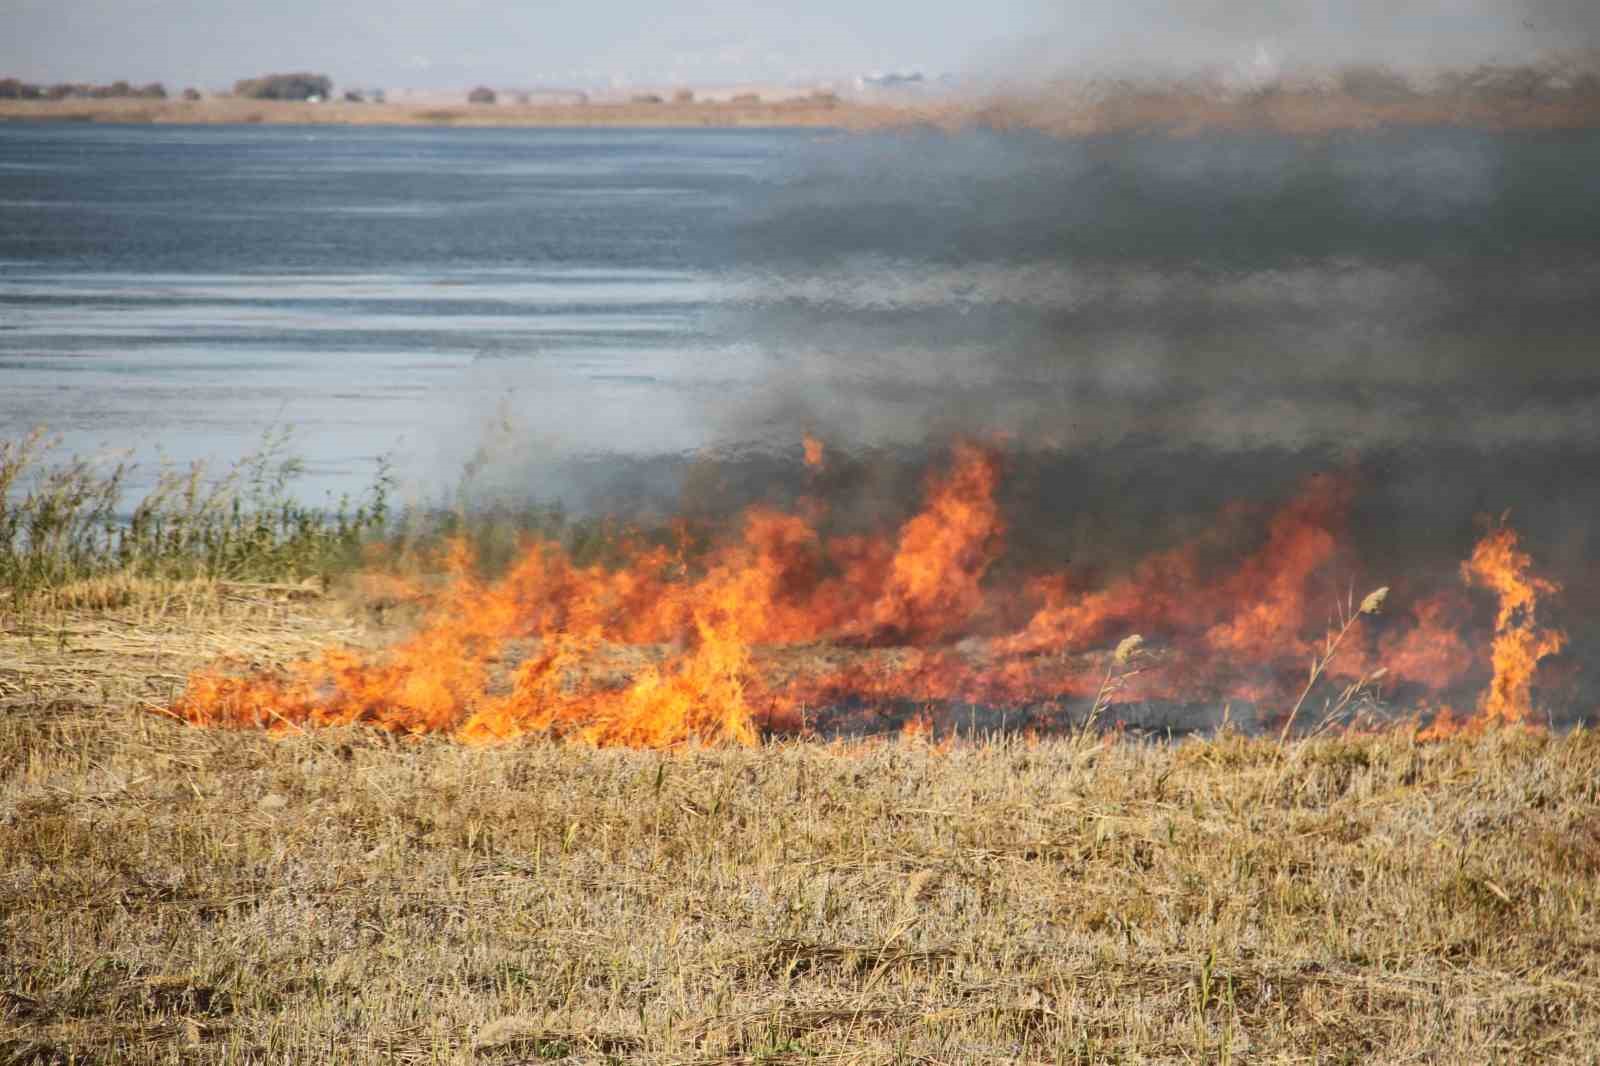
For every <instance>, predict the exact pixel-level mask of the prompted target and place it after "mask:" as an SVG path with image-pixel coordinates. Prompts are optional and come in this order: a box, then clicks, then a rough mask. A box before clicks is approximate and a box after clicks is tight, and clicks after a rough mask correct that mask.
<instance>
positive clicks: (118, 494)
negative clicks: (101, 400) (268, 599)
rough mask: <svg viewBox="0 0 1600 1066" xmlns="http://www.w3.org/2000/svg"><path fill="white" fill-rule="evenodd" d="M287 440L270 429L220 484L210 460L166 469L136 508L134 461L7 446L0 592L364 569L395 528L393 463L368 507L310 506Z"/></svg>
mask: <svg viewBox="0 0 1600 1066" xmlns="http://www.w3.org/2000/svg"><path fill="white" fill-rule="evenodd" d="M289 438H290V433H289V431H288V430H286V429H280V430H272V431H269V432H268V433H267V434H266V435H265V436H264V437H263V439H262V442H261V445H260V446H259V447H258V448H257V449H256V450H255V451H254V452H252V453H251V454H250V455H247V456H246V457H245V458H243V459H241V460H240V461H239V462H238V463H236V464H234V466H233V467H232V468H230V469H228V470H227V471H226V472H224V473H222V474H221V475H220V476H215V477H213V476H211V473H210V470H209V469H208V467H207V465H206V464H205V463H203V462H197V463H193V464H190V465H188V466H186V467H176V466H171V465H165V466H163V467H162V469H161V470H160V472H159V474H158V476H157V477H156V480H155V484H154V486H153V487H152V488H151V489H150V490H149V491H148V492H147V493H146V494H145V495H144V496H143V498H141V499H139V500H138V501H137V502H135V503H134V504H133V506H132V508H131V510H130V509H128V508H127V507H126V506H125V505H124V496H125V495H126V485H127V481H128V479H129V475H130V474H131V473H132V472H133V469H134V466H133V464H132V463H131V462H130V461H129V460H128V459H126V458H122V459H116V460H111V461H109V462H107V461H97V460H93V459H86V458H83V457H81V456H71V457H69V458H65V459H61V458H59V457H58V456H57V455H56V450H57V448H59V440H56V439H53V438H51V437H49V436H48V435H47V433H46V432H45V431H44V430H42V429H40V430H35V431H34V432H32V433H30V434H28V435H27V436H24V437H22V438H20V439H9V440H8V439H0V589H9V590H11V591H12V593H13V595H14V596H15V597H17V598H23V597H26V596H27V595H29V594H30V593H31V592H35V591H38V590H43V589H49V588H55V587H60V586H61V585H64V584H67V583H70V582H73V581H79V580H84V579H88V578H93V577H100V576H104V575H107V574H113V573H115V574H126V575H132V576H140V577H152V578H172V579H186V578H214V579H223V580H239V581H284V580H301V579H304V578H307V577H312V576H319V575H320V576H327V575H329V574H331V573H333V572H335V571H339V570H344V569H349V568H351V567H354V566H356V565H358V563H359V562H360V558H361V546H362V545H363V544H364V543H366V542H367V541H369V540H372V539H375V538H378V537H381V536H382V535H383V534H384V532H385V531H386V529H387V528H388V525H389V520H390V507H389V498H390V494H391V491H392V489H393V484H394V482H393V478H392V476H391V474H390V470H389V466H388V463H387V462H386V461H380V465H379V469H378V473H377V475H376V477H375V478H374V480H373V483H372V485H371V486H370V487H368V488H367V490H366V491H365V492H364V493H363V494H362V496H361V498H359V499H357V500H351V499H350V498H348V497H341V498H340V499H339V500H337V501H336V502H334V503H332V504H331V505H330V506H327V507H313V506H308V505H306V504H304V503H302V502H300V501H298V500H297V499H295V498H294V496H293V495H292V494H291V492H290V488H291V486H292V485H293V483H294V481H295V480H296V479H297V478H298V477H299V476H300V475H301V474H303V473H304V464H303V462H302V461H301V460H300V459H298V458H297V457H295V456H293V455H292V454H290V453H289V451H288V447H289Z"/></svg>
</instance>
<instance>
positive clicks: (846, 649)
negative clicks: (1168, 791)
mask: <svg viewBox="0 0 1600 1066" xmlns="http://www.w3.org/2000/svg"><path fill="white" fill-rule="evenodd" d="M804 451H805V458H806V461H807V463H808V465H815V464H814V463H813V459H815V460H816V462H818V463H820V461H821V458H822V455H823V447H822V444H821V442H820V441H815V440H813V439H812V438H810V437H807V438H806V441H805V448H804ZM1000 474H1001V470H1000V462H999V458H998V456H997V455H996V454H995V453H994V452H993V451H991V450H988V449H985V448H983V447H979V446H977V445H974V444H966V443H961V444H957V445H956V446H955V447H954V449H953V451H952V456H951V463H950V466H949V468H948V469H946V470H944V471H943V472H941V473H938V474H935V475H932V476H930V477H929V478H928V481H927V483H926V488H925V499H924V503H923V505H922V507H921V509H920V510H919V511H918V512H917V513H916V514H914V515H912V516H911V517H909V518H908V519H906V520H905V521H904V522H903V523H902V524H901V525H900V526H899V528H898V530H897V531H895V532H893V533H892V534H890V535H884V536H870V535H867V536H862V535H855V536H827V535H825V534H824V533H823V532H822V531H821V529H820V528H819V527H820V526H821V524H822V523H823V522H824V521H825V520H826V508H825V506H822V505H812V504H810V503H809V502H808V503H806V504H803V506H802V508H801V513H799V514H792V513H787V512H784V511H780V510H776V509H773V508H770V507H754V508H751V509H749V510H748V511H746V512H745V513H744V515H743V516H742V517H741V519H740V520H739V521H738V522H737V523H736V524H735V525H733V526H732V527H730V529H729V531H728V533H727V534H726V535H725V536H723V537H722V538H720V539H714V540H713V543H712V546H711V547H710V548H709V549H706V550H704V551H701V552H692V551H690V550H689V549H688V548H686V547H679V548H670V547H664V546H648V545H644V544H638V543H635V544H631V545H630V544H624V545H623V546H622V550H621V553H620V554H621V556H622V561H621V562H620V563H619V564H616V565H611V566H600V565H594V566H581V565H579V564H578V563H576V562H575V561H574V560H573V558H572V557H571V555H570V554H569V553H568V552H566V551H565V550H564V549H563V548H561V547H560V546H559V545H557V544H555V543H551V542H548V541H532V542H530V543H528V544H527V545H526V546H525V548H524V550H523V551H522V553H521V555H520V557H519V558H518V560H517V562H516V564H515V565H514V566H513V567H512V568H511V570H510V571H509V572H507V573H506V574H505V575H503V576H502V577H500V578H499V579H497V580H495V581H492V582H486V581H484V580H482V579H480V578H479V577H477V576H476V572H475V569H476V567H475V562H474V560H473V558H472V556H471V552H470V551H469V550H468V549H467V547H466V546H465V544H464V543H457V544H453V545H452V546H451V547H450V550H449V553H448V556H447V559H446V563H447V570H448V573H449V578H450V582H449V586H448V588H447V589H446V591H445V592H444V593H442V594H441V595H439V596H438V597H436V598H435V599H434V600H433V601H432V603H431V610H430V612H429V613H428V614H427V616H426V617H425V619H424V622H423V624H422V625H421V627H420V628H419V629H418V630H417V631H416V632H415V633H414V634H413V635H412V636H410V637H409V638H407V639H406V640H404V641H402V642H400V643H398V644H396V645H395V646H394V647H392V648H390V649H389V650H387V651H386V652H383V653H379V654H369V653H364V652H358V651H355V650H352V649H332V650H329V651H327V652H325V653H323V654H322V655H320V656H318V657H316V658H313V659H310V660H307V661H304V662H300V663H297V664H295V665H294V666H292V667H291V668H289V669H287V670H285V671H282V672H279V673H276V674H255V675H251V676H244V677H237V676H230V675H228V674H226V673H224V672H223V671H222V670H220V669H212V670H207V671H203V672H200V673H197V674H195V675H194V676H193V677H191V678H190V680H189V684H188V687H187V689H186V690H185V692H184V693H183V695H182V697H181V698H180V699H179V700H178V701H177V702H176V703H175V704H174V705H173V707H172V708H171V712H172V713H173V714H175V715H177V716H178V717H180V718H182V719H184V720H186V721H189V722H192V723H195V724H199V725H228V726H236V727H249V728H264V729H270V730H291V729H301V728H310V727H316V726H323V725H341V724H363V725H370V726H375V727H378V728H382V729H387V730H391V731H394V732H399V733H413V734H415V733H431V732H443V733H448V734H451V735H453V736H455V737H456V738H458V739H460V740H462V741H465V742H469V743H489V742H499V741H504V740H509V739H512V738H516V737H520V736H526V735H544V736H552V737H560V738H564V739H567V740H571V741H575V742H580V743H588V744H596V745H607V744H620V745H629V746H634V747H670V746H673V745H679V744H684V743H712V744H723V743H726V744H751V743H754V742H756V741H757V740H758V739H759V737H760V735H761V733H762V731H763V730H764V729H777V730H795V729H798V728H801V727H802V725H803V724H804V723H807V722H809V721H811V720H813V717H814V715H815V714H816V713H818V712H819V709H820V712H821V713H822V714H824V715H826V714H828V713H830V712H829V709H830V708H841V707H857V708H889V707H891V706H899V707H904V706H906V705H908V704H916V705H921V706H923V707H926V706H929V705H930V704H933V703H936V702H938V701H950V700H963V701H970V702H972V703H974V704H983V705H987V706H995V707H999V706H1016V707H1031V708H1036V709H1038V708H1044V709H1045V710H1048V709H1050V708H1059V707H1060V705H1061V704H1062V702H1063V701H1066V700H1069V699H1082V698H1086V697H1092V696H1093V695H1094V694H1095V692H1096V691H1097V690H1098V688H1099V686H1100V685H1101V684H1102V683H1103V682H1104V679H1105V678H1106V677H1107V676H1108V675H1107V669H1108V666H1109V665H1114V664H1110V663H1109V659H1108V655H1109V653H1108V650H1107V649H1108V648H1109V647H1110V646H1111V645H1114V644H1115V643H1116V642H1117V640H1118V639H1120V638H1121V637H1124V636H1126V635H1127V634H1129V633H1132V632H1139V633H1141V634H1144V635H1145V636H1146V637H1147V638H1148V639H1149V640H1150V641H1151V643H1152V648H1153V652H1152V655H1151V657H1150V659H1149V664H1148V666H1147V667H1146V668H1144V669H1141V671H1139V672H1138V675H1137V676H1136V677H1129V678H1126V679H1125V681H1126V683H1125V684H1124V685H1122V686H1121V687H1120V688H1119V689H1118V690H1117V691H1118V697H1117V698H1118V699H1123V700H1140V699H1157V698H1161V699H1174V698H1176V699H1186V700H1190V699H1208V700H1234V701H1238V700H1247V701H1255V702H1257V703H1268V704H1272V703H1276V704H1277V705H1279V706H1285V702H1284V701H1285V700H1287V699H1292V698H1293V695H1294V693H1295V692H1297V691H1298V688H1299V687H1300V686H1303V685H1304V681H1305V662H1306V659H1307V657H1308V656H1310V655H1312V654H1315V652H1316V649H1318V648H1319V647H1321V646H1322V637H1323V634H1324V632H1325V627H1326V619H1325V618H1323V617H1322V616H1321V615H1320V613H1319V612H1318V610H1317V601H1318V598H1319V597H1318V595H1317V592H1316V589H1317V587H1318V584H1319V582H1322V583H1323V584H1324V585H1326V583H1327V580H1328V579H1329V578H1330V577H1331V576H1332V575H1331V574H1330V570H1331V568H1332V567H1333V566H1334V565H1335V564H1336V562H1337V561H1338V559H1339V542H1340V532H1341V530H1342V528H1343V523H1344V519H1345V514H1346V511H1347V510H1348V506H1349V502H1350V497H1351V490H1350V486H1349V484H1348V483H1347V482H1346V481H1345V480H1343V479H1340V478H1333V477H1319V478H1313V479H1310V480H1309V481H1307V482H1306V483H1305V484H1304V485H1303V486H1302V488H1301V491H1300V492H1299V493H1298V494H1296V495H1295V496H1294V497H1293V498H1292V499H1290V500H1289V501H1288V502H1287V503H1286V504H1285V505H1284V506H1283V507H1282V508H1281V509H1279V510H1278V511H1277V512H1276V513H1274V514H1272V515H1271V516H1270V517H1269V518H1268V519H1267V520H1266V522H1265V526H1264V530H1263V532H1262V534H1261V536H1260V540H1259V544H1258V546H1257V547H1255V548H1254V550H1251V551H1246V552H1243V553H1239V552H1237V551H1230V552H1226V553H1222V554H1226V555H1227V556H1228V558H1229V559H1231V560H1232V561H1231V563H1223V564H1220V565H1219V564H1217V563H1216V562H1214V561H1209V560H1212V559H1213V558H1214V557H1215V556H1217V555H1218V554H1219V548H1220V547H1226V540H1225V538H1223V537H1222V535H1221V533H1220V532H1214V533H1211V534H1207V536H1206V537H1204V538H1202V539H1201V540H1200V541H1196V542H1194V543H1189V544H1182V545H1179V546H1177V547H1175V548H1172V549H1170V550H1167V551H1165V552H1162V553H1159V554H1157V555H1154V556H1151V557H1149V558H1147V559H1145V560H1143V561H1142V562H1139V563H1137V564H1136V565H1133V566H1132V567H1131V568H1130V569H1129V570H1128V571H1127V572H1126V573H1125V574H1124V575H1122V576H1118V577H1114V578H1112V579H1111V580H1109V581H1105V582H1100V583H1098V584H1097V583H1094V582H1091V581H1090V580H1088V577H1087V575H1084V574H1079V573H1074V572H1071V571H1061V570H1057V571H1043V572H1039V571H1035V572H1034V573H1032V574H1031V575H1030V574H1028V573H1026V572H1025V571H1019V569H1018V567H1017V566H1015V565H1013V566H1010V567H1009V569H1007V570H1006V571H1005V572H1006V573H1008V574H1019V573H1020V577H1019V578H1018V579H1017V582H1016V583H1013V582H1011V581H999V580H997V579H996V576H995V575H996V574H997V573H999V572H1000V571H998V570H997V569H996V566H995V564H996V563H997V562H999V561H1000V560H1001V559H1002V558H1003V555H1004V540H1005V521H1004V518H1003V516H1002V514H1001V508H1000V505H999V503H998V501H997V499H996V491H997V488H998V485H999V482H1000ZM685 543H688V539H687V538H685ZM1529 565H1530V564H1529V559H1528V557H1527V555H1526V554H1524V553H1522V552H1521V551H1520V550H1518V548H1517V541H1516V536H1515V534H1514V533H1513V532H1512V531H1511V530H1510V529H1509V528H1506V527H1500V528H1498V529H1497V530H1495V531H1493V532H1492V533H1491V534H1490V535H1489V536H1488V537H1486V538H1485V539H1484V541H1483V542H1482V543H1480V544H1479V545H1478V547H1477V549H1475V550H1474V552H1473V554H1472V557H1471V558H1470V559H1469V560H1468V561H1467V562H1466V563H1465V564H1463V568H1462V573H1463V575H1464V576H1465V577H1466V578H1467V580H1468V582H1469V583H1470V584H1474V585H1479V586H1484V587H1488V588H1491V589H1493V590H1494V591H1496V592H1497V593H1498V594H1499V596H1500V612H1499V617H1498V618H1497V621H1496V624H1495V631H1494V644H1493V652H1492V660H1493V667H1494V680H1493V682H1492V684H1491V685H1490V688H1489V691H1488V693H1487V694H1486V695H1485V697H1484V701H1483V703H1482V706H1481V707H1480V712H1479V716H1478V719H1480V720H1482V721H1483V722H1485V723H1488V722H1504V723H1512V722H1522V721H1526V720H1528V718H1529V715H1530V714H1531V706H1530V691H1531V682H1532V676H1533V672H1534V669H1535V668H1536V666H1537V664H1538V662H1539V661H1540V660H1541V659H1543V658H1545V657H1546V656H1548V655H1550V654H1553V653H1554V652H1556V651H1558V650H1559V649H1560V648H1561V647H1562V646H1563V643H1564V640H1565V637H1564V636H1563V635H1562V634H1561V633H1559V632H1555V631H1548V630H1541V629H1539V628H1538V627H1537V626H1536V625H1535V623H1534V606H1535V603H1536V600H1537V598H1538V597H1539V596H1541V595H1543V594H1545V593H1549V592H1553V591H1555V588H1556V586H1555V585H1554V584H1553V583H1550V582H1548V581H1544V580H1542V579H1539V578H1531V577H1529V576H1528V569H1529ZM1019 606H1022V607H1023V608H1024V609H1023V610H1022V611H1020V612H1019V611H1018V607H1019ZM1397 613H1399V614H1400V615H1401V616H1402V617H1405V618H1408V619H1409V621H1408V623H1407V624H1405V625H1401V626H1398V627H1396V626H1391V627H1389V628H1388V629H1387V630H1386V631H1384V632H1382V633H1369V632H1368V631H1367V627H1363V628H1362V631H1361V632H1360V633H1358V634H1357V635H1356V636H1354V637H1352V641H1351V647H1350V648H1349V649H1348V656H1347V659H1346V660H1345V661H1341V662H1338V663H1335V664H1333V665H1332V666H1330V667H1329V669H1328V675H1329V676H1330V677H1342V678H1345V679H1350V678H1355V677H1360V676H1362V675H1363V674H1365V673H1366V672H1367V671H1368V670H1369V669H1372V668H1375V667H1376V666H1377V665H1382V666H1384V667H1385V668H1386V669H1387V677H1388V678H1390V679H1393V680H1395V681H1397V682H1399V683H1401V684H1406V685H1411V686H1414V687H1415V689H1417V690H1419V691H1427V692H1428V693H1431V694H1438V695H1441V696H1442V695H1444V694H1446V693H1447V692H1448V691H1449V690H1451V689H1453V688H1454V687H1455V686H1458V685H1459V684H1460V682H1461V680H1462V679H1463V678H1464V677H1465V676H1467V674H1468V673H1469V671H1470V670H1471V667H1472V661H1473V656H1472V655H1471V654H1470V651H1469V646H1468V644H1467V642H1466V639H1465V638H1464V637H1463V636H1462V621H1461V619H1462V618H1463V617H1464V616H1465V614H1466V604H1465V601H1464V597H1463V596H1462V594H1461V593H1460V592H1456V593H1454V594H1451V593H1448V592H1441V593H1437V594H1434V595H1417V596H1416V597H1414V598H1413V600H1412V602H1411V604H1410V605H1409V610H1408V611H1402V612H1397ZM1397 621H1398V619H1397ZM1041 713H1043V712H1041ZM895 717H896V718H900V717H903V716H902V715H898V714H897V715H896V716H895ZM1048 718H1049V715H1048V714H1046V717H1045V720H1048ZM1440 719H1441V722H1440V724H1438V725H1436V728H1437V729H1447V728H1451V726H1450V724H1449V723H1450V722H1451V721H1454V719H1447V718H1445V716H1443V715H1441V716H1440ZM926 722H927V719H926V718H922V719H912V722H911V723H908V724H907V727H906V728H907V730H908V732H907V734H906V735H907V736H908V737H909V736H912V735H913V734H914V733H915V732H917V731H918V730H921V729H922V728H923V726H924V725H926ZM912 723H915V724H912Z"/></svg>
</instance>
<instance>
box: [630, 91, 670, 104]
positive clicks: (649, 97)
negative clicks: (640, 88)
mask: <svg viewBox="0 0 1600 1066" xmlns="http://www.w3.org/2000/svg"><path fill="white" fill-rule="evenodd" d="M633 102H634V103H636V104H659V103H662V102H663V101H662V99H661V97H659V96H657V95H656V94H655V93H639V94H638V95H637V96H635V97H634V98H633Z"/></svg>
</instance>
